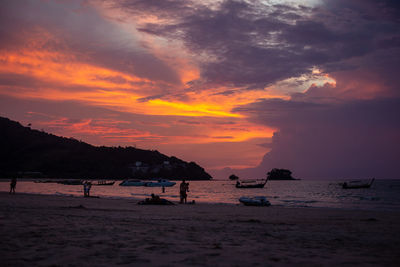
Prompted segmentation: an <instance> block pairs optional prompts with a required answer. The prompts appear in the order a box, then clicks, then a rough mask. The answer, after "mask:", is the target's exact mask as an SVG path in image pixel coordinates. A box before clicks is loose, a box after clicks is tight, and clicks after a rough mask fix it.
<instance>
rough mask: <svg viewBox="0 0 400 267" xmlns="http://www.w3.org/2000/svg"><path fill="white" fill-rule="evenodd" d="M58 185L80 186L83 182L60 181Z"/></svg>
mask: <svg viewBox="0 0 400 267" xmlns="http://www.w3.org/2000/svg"><path fill="white" fill-rule="evenodd" d="M57 183H58V184H63V185H82V184H83V181H82V180H62V181H58V182H57Z"/></svg>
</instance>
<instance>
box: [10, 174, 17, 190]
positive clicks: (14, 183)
mask: <svg viewBox="0 0 400 267" xmlns="http://www.w3.org/2000/svg"><path fill="white" fill-rule="evenodd" d="M16 186H17V178H16V177H13V178H11V183H10V194H15V187H16Z"/></svg>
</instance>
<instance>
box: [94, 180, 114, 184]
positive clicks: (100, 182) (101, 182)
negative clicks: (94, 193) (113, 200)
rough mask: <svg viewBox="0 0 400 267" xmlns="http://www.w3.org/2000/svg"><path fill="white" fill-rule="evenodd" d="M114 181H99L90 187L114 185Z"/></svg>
mask: <svg viewBox="0 0 400 267" xmlns="http://www.w3.org/2000/svg"><path fill="white" fill-rule="evenodd" d="M114 184H115V181H105V180H100V181H97V183H94V184H92V185H114Z"/></svg>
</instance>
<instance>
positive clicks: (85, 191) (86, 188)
mask: <svg viewBox="0 0 400 267" xmlns="http://www.w3.org/2000/svg"><path fill="white" fill-rule="evenodd" d="M91 187H92V183H91V182H88V181H86V182H84V183H83V196H84V197H90V188H91Z"/></svg>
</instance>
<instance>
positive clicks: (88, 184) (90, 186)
mask: <svg viewBox="0 0 400 267" xmlns="http://www.w3.org/2000/svg"><path fill="white" fill-rule="evenodd" d="M90 188H92V183H91V182H88V183H87V195H86V196H87V197H90Z"/></svg>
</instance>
